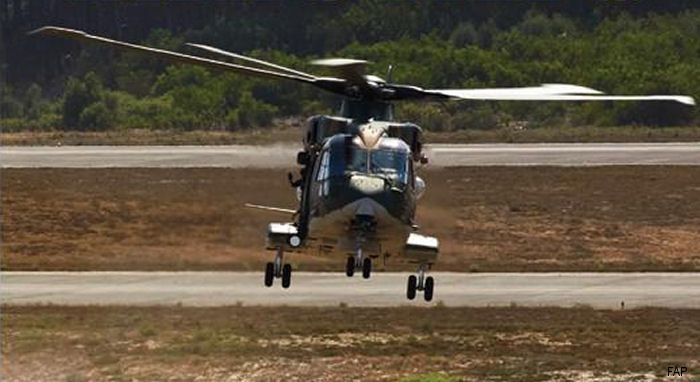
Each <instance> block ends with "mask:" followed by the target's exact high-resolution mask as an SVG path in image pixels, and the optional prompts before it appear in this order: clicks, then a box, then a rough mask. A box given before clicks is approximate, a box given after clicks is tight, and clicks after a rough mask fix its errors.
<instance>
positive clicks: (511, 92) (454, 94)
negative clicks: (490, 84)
mask: <svg viewBox="0 0 700 382" xmlns="http://www.w3.org/2000/svg"><path fill="white" fill-rule="evenodd" d="M424 93H425V94H426V96H431V95H433V96H448V97H451V98H453V99H464V100H489V101H675V102H680V103H682V104H685V105H695V100H694V99H693V97H690V96H684V95H606V94H603V93H601V92H599V91H597V90H595V89H590V88H586V87H583V86H578V85H568V84H548V85H543V86H540V87H524V88H493V89H429V90H425V91H424Z"/></svg>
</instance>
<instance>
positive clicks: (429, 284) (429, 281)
mask: <svg viewBox="0 0 700 382" xmlns="http://www.w3.org/2000/svg"><path fill="white" fill-rule="evenodd" d="M434 286H435V282H434V281H433V278H432V277H430V276H428V277H426V279H425V290H424V291H423V298H425V301H431V300H432V299H433V287H434Z"/></svg>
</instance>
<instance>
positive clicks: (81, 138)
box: [0, 126, 303, 146]
mask: <svg viewBox="0 0 700 382" xmlns="http://www.w3.org/2000/svg"><path fill="white" fill-rule="evenodd" d="M302 134H303V131H302V129H301V128H300V127H289V126H287V127H282V126H277V127H271V128H268V129H255V130H249V131H240V132H229V131H206V130H194V131H184V130H150V129H131V130H115V131H106V132H81V131H23V132H14V133H0V142H1V143H2V145H3V146H30V145H31V146H56V145H63V146H76V145H77V146H81V145H83V146H84V145H238V144H250V145H258V144H265V143H272V142H299V141H300V140H301V137H302Z"/></svg>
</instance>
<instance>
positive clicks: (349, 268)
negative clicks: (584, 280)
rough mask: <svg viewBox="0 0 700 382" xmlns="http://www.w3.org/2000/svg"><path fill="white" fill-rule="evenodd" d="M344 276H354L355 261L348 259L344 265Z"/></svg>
mask: <svg viewBox="0 0 700 382" xmlns="http://www.w3.org/2000/svg"><path fill="white" fill-rule="evenodd" d="M345 274H346V275H347V276H348V277H352V275H354V274H355V259H353V258H352V257H348V261H347V262H346V263H345Z"/></svg>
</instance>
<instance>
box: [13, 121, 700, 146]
mask: <svg viewBox="0 0 700 382" xmlns="http://www.w3.org/2000/svg"><path fill="white" fill-rule="evenodd" d="M302 134H303V128H301V127H299V126H289V125H281V124H280V125H277V126H275V127H270V128H264V129H252V130H248V131H238V132H228V131H205V130H195V131H183V130H150V129H131V130H115V131H108V132H80V131H23V132H13V133H0V143H2V145H5V146H26V145H42V146H45V145H48V146H55V145H59V144H60V145H64V146H65V145H230V144H270V143H275V142H295V143H296V142H299V141H300V139H301V136H302ZM425 138H426V142H428V143H492V142H513V143H515V142H517V143H531V142H579V143H580V142H697V141H700V127H698V126H690V127H664V128H658V127H657V128H654V127H635V126H618V127H592V126H588V127H557V128H537V129H526V130H514V129H511V128H499V129H489V130H471V129H463V130H456V131H449V132H432V131H427V132H426V134H425Z"/></svg>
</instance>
